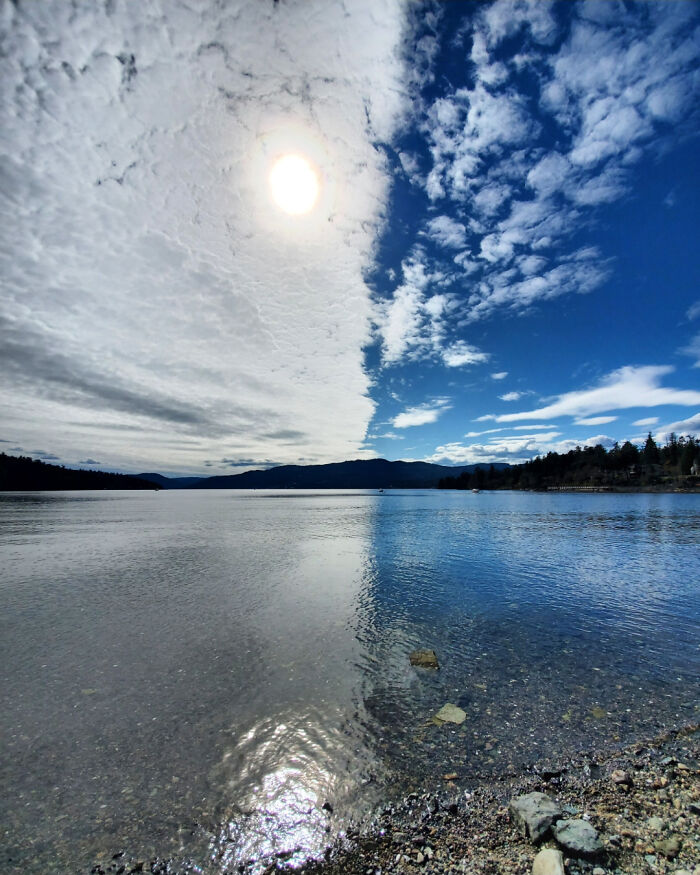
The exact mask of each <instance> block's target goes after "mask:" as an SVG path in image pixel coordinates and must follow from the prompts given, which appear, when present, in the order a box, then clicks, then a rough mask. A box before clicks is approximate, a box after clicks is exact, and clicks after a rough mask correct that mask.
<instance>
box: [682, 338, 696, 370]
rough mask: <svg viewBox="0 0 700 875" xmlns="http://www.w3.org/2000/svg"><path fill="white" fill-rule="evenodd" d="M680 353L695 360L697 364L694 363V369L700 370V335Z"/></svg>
mask: <svg viewBox="0 0 700 875" xmlns="http://www.w3.org/2000/svg"><path fill="white" fill-rule="evenodd" d="M680 352H682V353H683V355H689V356H691V357H692V358H694V359H695V362H694V363H693V367H694V368H700V334H696V335H695V337H694V338H693V339H692V340H691V341H690V343H688V344H687V345H686V346H683V347H681V349H680Z"/></svg>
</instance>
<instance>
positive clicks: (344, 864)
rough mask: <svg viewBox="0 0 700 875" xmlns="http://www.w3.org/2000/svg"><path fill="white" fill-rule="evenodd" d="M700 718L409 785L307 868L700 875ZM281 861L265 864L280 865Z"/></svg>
mask: <svg viewBox="0 0 700 875" xmlns="http://www.w3.org/2000/svg"><path fill="white" fill-rule="evenodd" d="M699 761H700V726H697V725H695V726H690V727H686V728H684V729H682V730H680V731H677V732H672V733H668V734H666V735H664V736H662V737H659V738H656V739H653V740H651V741H649V742H648V743H645V744H635V745H632V746H631V747H629V748H626V749H624V750H622V751H618V752H616V753H614V754H607V755H605V756H601V755H597V754H596V753H594V752H591V753H586V754H582V755H581V756H580V757H578V758H576V759H573V760H571V761H568V762H566V763H550V764H541V765H539V766H535V767H533V769H532V771H531V772H530V773H529V774H525V775H522V776H520V777H517V778H515V777H512V776H510V777H505V778H503V779H501V780H494V781H491V782H490V783H487V784H482V785H479V786H473V787H471V788H463V787H460V786H458V783H457V776H456V775H455V776H452V775H446V776H444V779H443V784H444V790H443V791H441V792H439V793H430V794H413V795H412V796H410V797H408V798H407V799H406V800H405V801H404V803H403V804H402V805H400V806H397V807H394V808H387V809H386V810H385V811H384V812H383V813H382V814H381V815H380V816H379V817H378V818H377V819H376V821H375V822H374V823H373V824H372V826H371V828H369V829H368V830H366V831H364V832H360V833H356V834H350V835H348V836H346V838H345V839H344V840H343V841H342V842H339V843H338V844H337V845H336V847H334V848H333V849H331V851H330V852H329V853H328V854H327V856H326V859H325V860H324V861H320V862H313V863H308V864H306V865H305V866H304V867H303V868H302V870H300V871H302V872H303V873H305V875H352V873H357V875H387V873H392V872H394V873H399V872H401V873H404V872H405V873H422V875H438V873H465V875H505V873H508V875H520V873H522V875H527V873H533V875H563V873H568V875H618V873H634V875H655V873H658V875H665V873H674V875H688V873H691V875H700V769H699ZM281 868H282V866H281V865H280V863H277V864H274V865H270V866H269V867H268V869H267V870H266V871H267V872H268V873H272V872H275V871H279V870H280V869H281Z"/></svg>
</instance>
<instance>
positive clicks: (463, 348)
mask: <svg viewBox="0 0 700 875" xmlns="http://www.w3.org/2000/svg"><path fill="white" fill-rule="evenodd" d="M442 358H443V361H444V362H445V364H446V365H447V367H448V368H459V367H463V366H464V365H476V364H481V363H482V362H486V361H488V360H489V355H488V353H485V352H481V350H478V349H477V348H476V347H475V346H471V345H470V344H468V343H466V342H465V341H463V340H458V341H457V342H456V343H453V344H452V345H451V346H448V347H447V348H446V349H444V350H443V352H442Z"/></svg>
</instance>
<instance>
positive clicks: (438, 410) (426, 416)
mask: <svg viewBox="0 0 700 875" xmlns="http://www.w3.org/2000/svg"><path fill="white" fill-rule="evenodd" d="M451 406H452V405H451V404H450V403H449V401H448V400H447V399H446V398H439V399H436V400H435V401H433V402H429V403H427V404H419V405H418V406H416V407H408V408H407V409H406V410H404V411H403V412H402V413H399V414H398V416H395V417H394V419H393V421H392V425H393V426H394V428H411V427H412V426H414V425H427V424H429V423H431V422H437V420H438V419H439V418H440V416H442V414H443V413H444V412H445V411H446V410H449V409H450V408H451Z"/></svg>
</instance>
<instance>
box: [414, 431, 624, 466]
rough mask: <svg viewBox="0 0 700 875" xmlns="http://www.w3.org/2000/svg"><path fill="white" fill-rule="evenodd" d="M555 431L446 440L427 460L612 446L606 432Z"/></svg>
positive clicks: (490, 458) (522, 456)
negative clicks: (576, 434) (580, 435)
mask: <svg viewBox="0 0 700 875" xmlns="http://www.w3.org/2000/svg"><path fill="white" fill-rule="evenodd" d="M559 438H561V433H560V432H558V431H544V432H534V433H532V434H527V435H519V436H512V437H503V438H501V437H499V438H493V439H492V440H490V441H488V442H487V443H481V444H462V443H449V444H444V445H442V446H439V447H436V448H435V452H434V453H433V454H432V455H431V456H429V457H428V458H427V459H426V461H428V462H436V463H444V462H449V463H451V464H454V465H472V464H478V463H482V464H490V463H491V462H509V463H511V464H518V463H520V462H525V461H527V460H529V459H533V458H535V456H541V455H544V454H546V453H550V452H552V453H568V452H569V450H573V449H575V448H576V447H577V446H591V447H593V446H596V445H598V444H601V445H602V446H604V447H606V448H608V449H609V448H610V447H612V446H614V444H615V441H614V440H613V438H611V437H609V436H608V435H603V434H599V435H594V436H592V437H590V438H587V439H586V440H584V441H581V440H569V439H564V440H560V439H559Z"/></svg>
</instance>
